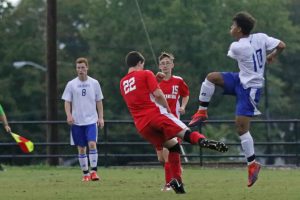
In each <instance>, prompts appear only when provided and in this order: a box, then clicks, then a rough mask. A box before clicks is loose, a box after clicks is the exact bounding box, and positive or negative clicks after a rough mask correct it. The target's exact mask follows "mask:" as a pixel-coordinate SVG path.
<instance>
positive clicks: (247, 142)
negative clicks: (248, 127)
mask: <svg viewBox="0 0 300 200" xmlns="http://www.w3.org/2000/svg"><path fill="white" fill-rule="evenodd" d="M240 139H241V145H242V149H243V151H244V154H245V156H246V158H247V159H248V158H249V157H251V156H254V142H253V138H252V136H251V134H250V132H249V131H247V132H246V133H244V134H243V135H241V136H240Z"/></svg>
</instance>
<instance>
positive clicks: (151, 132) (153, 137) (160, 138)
mask: <svg viewBox="0 0 300 200" xmlns="http://www.w3.org/2000/svg"><path fill="white" fill-rule="evenodd" d="M185 128H187V126H186V125H185V124H184V123H183V122H182V121H180V120H179V119H178V118H176V117H175V116H174V115H173V114H170V113H167V114H159V115H158V116H157V117H154V118H153V119H152V120H151V121H150V122H149V124H147V126H145V127H144V128H143V129H142V130H141V131H140V134H141V135H142V136H143V138H145V139H146V140H148V141H149V142H150V143H151V144H153V145H154V146H155V148H156V149H162V147H163V144H164V143H165V142H166V141H167V140H169V139H171V138H174V137H176V135H177V134H178V133H179V132H180V131H182V130H183V129H185Z"/></svg>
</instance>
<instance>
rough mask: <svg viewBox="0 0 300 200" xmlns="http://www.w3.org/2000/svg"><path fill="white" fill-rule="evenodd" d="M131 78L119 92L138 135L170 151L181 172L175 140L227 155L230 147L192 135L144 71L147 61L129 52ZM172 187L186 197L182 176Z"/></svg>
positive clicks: (150, 75) (178, 177) (177, 177)
mask: <svg viewBox="0 0 300 200" xmlns="http://www.w3.org/2000/svg"><path fill="white" fill-rule="evenodd" d="M125 63H126V65H127V67H128V68H129V69H128V74H127V75H125V76H124V77H123V78H122V79H121V81H120V91H121V94H122V96H123V98H124V101H125V103H126V105H127V107H128V109H129V111H130V113H131V115H132V117H133V120H134V123H135V126H136V128H137V130H138V132H139V134H140V135H141V136H142V137H143V138H144V139H146V140H147V141H149V142H150V143H151V144H152V145H153V146H154V147H155V148H160V147H161V146H163V147H165V148H167V149H168V150H169V154H170V156H171V157H172V160H173V162H174V165H177V166H176V168H180V159H179V158H180V153H181V151H180V146H179V143H178V140H177V139H176V137H179V138H181V139H182V140H184V141H186V142H188V143H190V144H194V145H200V146H201V147H204V148H209V149H212V150H216V151H219V152H226V151H227V150H228V147H227V146H226V145H225V144H224V143H222V142H218V141H212V140H208V139H206V137H205V136H204V135H203V134H201V133H199V132H197V131H193V132H192V131H191V130H190V129H189V128H188V127H187V126H186V125H185V124H184V123H183V122H181V121H180V120H179V119H178V118H177V117H175V116H174V115H173V114H172V113H171V110H170V108H169V105H168V103H167V100H166V98H165V95H164V93H163V92H162V90H161V89H160V88H159V86H158V83H157V80H156V77H155V76H154V74H153V72H151V71H149V70H144V64H145V59H144V57H143V56H142V54H141V53H139V52H137V51H132V52H129V53H128V54H127V56H126V58H125ZM170 186H171V187H172V188H173V189H174V191H175V192H176V193H178V194H183V193H185V190H184V187H183V183H182V179H181V176H180V175H179V174H174V175H173V179H172V180H171V181H170Z"/></svg>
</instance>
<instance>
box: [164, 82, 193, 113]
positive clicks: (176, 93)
mask: <svg viewBox="0 0 300 200" xmlns="http://www.w3.org/2000/svg"><path fill="white" fill-rule="evenodd" d="M159 87H160V88H161V90H162V91H163V93H164V94H165V97H166V99H167V101H168V104H169V106H170V109H171V112H172V114H173V115H175V116H176V117H177V118H179V108H180V103H179V98H180V97H187V96H189V95H190V91H189V87H188V86H187V84H186V83H185V82H184V80H183V79H182V78H181V77H179V76H171V78H170V79H169V80H162V81H161V82H160V83H159Z"/></svg>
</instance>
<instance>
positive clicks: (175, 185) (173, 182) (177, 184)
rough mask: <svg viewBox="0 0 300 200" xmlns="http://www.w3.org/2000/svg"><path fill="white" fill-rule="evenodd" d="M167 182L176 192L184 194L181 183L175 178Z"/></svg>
mask: <svg viewBox="0 0 300 200" xmlns="http://www.w3.org/2000/svg"><path fill="white" fill-rule="evenodd" d="M169 184H170V186H171V187H172V188H173V190H174V191H175V192H176V194H184V193H185V190H184V188H183V183H182V182H179V181H178V180H177V179H175V178H173V179H172V180H171V181H170V183H169Z"/></svg>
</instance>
